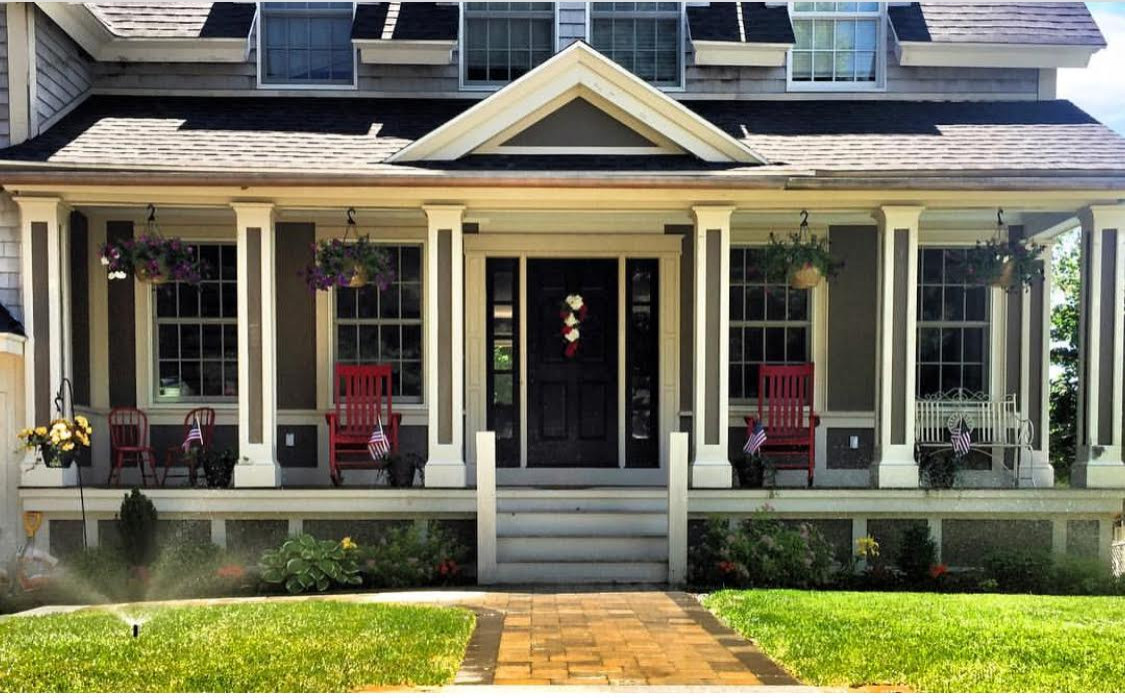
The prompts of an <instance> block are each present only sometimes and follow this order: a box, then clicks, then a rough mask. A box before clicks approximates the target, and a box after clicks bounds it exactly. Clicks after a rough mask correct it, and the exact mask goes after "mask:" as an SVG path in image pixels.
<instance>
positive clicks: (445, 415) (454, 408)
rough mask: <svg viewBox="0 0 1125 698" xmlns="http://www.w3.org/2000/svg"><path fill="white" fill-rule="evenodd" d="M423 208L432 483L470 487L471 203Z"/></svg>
mask: <svg viewBox="0 0 1125 698" xmlns="http://www.w3.org/2000/svg"><path fill="white" fill-rule="evenodd" d="M422 209H423V210H424V211H425V213H426V220H427V235H426V273H425V284H426V293H425V303H426V313H425V317H426V352H427V355H426V360H425V386H426V407H427V416H428V419H427V422H426V434H427V442H428V451H429V456H428V459H427V461H426V487H465V486H466V485H467V484H468V474H467V468H466V466H465V443H464V442H465V438H464V432H465V416H464V411H465V409H464V405H465V384H464V370H465V360H464V335H465V293H464V268H465V263H464V256H463V254H462V221H463V218H464V214H465V207H464V206H461V205H459V204H436V205H425V206H423V207H422Z"/></svg>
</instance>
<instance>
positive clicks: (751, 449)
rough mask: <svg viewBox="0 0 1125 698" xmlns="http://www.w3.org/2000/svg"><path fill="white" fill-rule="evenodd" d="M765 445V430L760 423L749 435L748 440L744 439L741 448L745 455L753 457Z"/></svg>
mask: <svg viewBox="0 0 1125 698" xmlns="http://www.w3.org/2000/svg"><path fill="white" fill-rule="evenodd" d="M765 443H766V430H765V428H764V427H763V426H762V423H761V422H758V426H757V427H756V428H755V429H754V431H753V432H751V434H750V438H748V439H746V445H745V446H743V447H742V452H743V453H745V454H747V455H751V456H752V455H754V454H755V453H757V452H758V451H760V450H762V445H763V444H765Z"/></svg>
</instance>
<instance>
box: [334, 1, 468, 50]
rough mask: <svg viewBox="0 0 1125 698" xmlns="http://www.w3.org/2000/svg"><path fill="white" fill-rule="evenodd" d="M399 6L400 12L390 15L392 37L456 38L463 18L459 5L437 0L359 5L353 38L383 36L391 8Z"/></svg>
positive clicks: (431, 39)
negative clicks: (442, 2)
mask: <svg viewBox="0 0 1125 698" xmlns="http://www.w3.org/2000/svg"><path fill="white" fill-rule="evenodd" d="M392 4H395V5H398V15H397V17H395V16H394V15H390V16H391V17H392V20H393V25H392V26H391V27H390V29H391V32H390V37H389V38H391V39H400V40H405V41H412V40H413V41H426V40H429V41H433V40H450V41H452V40H456V39H457V24H458V22H459V21H460V14H459V10H458V8H457V6H456V5H451V4H445V5H441V4H438V3H436V2H404V3H389V2H373V3H362V4H360V5H357V6H356V9H355V22H354V23H353V24H352V38H353V39H382V38H383V35H384V33H385V32H386V29H387V28H388V27H387V17H388V15H389V14H390V13H389V12H388V10H389V9H390V6H391V5H392Z"/></svg>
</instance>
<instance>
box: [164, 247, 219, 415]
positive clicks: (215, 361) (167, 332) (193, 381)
mask: <svg viewBox="0 0 1125 698" xmlns="http://www.w3.org/2000/svg"><path fill="white" fill-rule="evenodd" d="M193 247H194V248H195V253H196V256H197V259H199V261H200V262H201V264H202V271H203V278H202V280H201V281H200V282H199V284H198V285H196V286H192V285H191V284H187V283H182V282H170V283H167V284H161V285H154V286H153V290H152V293H153V297H154V302H153V307H154V308H155V325H156V338H155V342H156V396H155V397H156V399H157V401H161V402H165V401H166V402H176V401H183V402H191V401H198V400H200V399H207V400H222V399H224V398H225V399H228V400H234V399H235V398H237V397H238V277H237V269H238V265H237V262H236V247H235V245H233V244H201V245H194V246H193Z"/></svg>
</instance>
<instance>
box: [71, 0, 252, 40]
mask: <svg viewBox="0 0 1125 698" xmlns="http://www.w3.org/2000/svg"><path fill="white" fill-rule="evenodd" d="M86 7H87V8H89V9H90V11H91V12H92V13H93V14H94V16H95V17H97V18H98V19H99V20H101V22H102V24H104V25H105V26H106V28H107V29H109V31H110V32H111V33H113V34H115V35H117V36H120V37H123V38H126V39H152V38H243V37H246V36H248V35H249V34H250V27H251V26H252V25H253V23H254V14H255V12H256V11H257V6H256V4H255V3H252V2H90V3H86Z"/></svg>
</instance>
